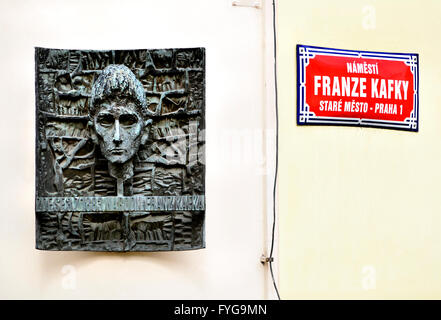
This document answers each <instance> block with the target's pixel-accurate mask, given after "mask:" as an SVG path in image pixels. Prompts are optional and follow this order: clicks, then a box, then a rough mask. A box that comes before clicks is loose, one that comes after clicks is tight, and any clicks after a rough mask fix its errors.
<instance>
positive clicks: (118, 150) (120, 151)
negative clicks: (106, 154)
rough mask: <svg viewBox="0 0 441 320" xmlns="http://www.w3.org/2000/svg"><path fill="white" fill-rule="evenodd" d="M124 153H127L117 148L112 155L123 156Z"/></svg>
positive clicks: (112, 151)
mask: <svg viewBox="0 0 441 320" xmlns="http://www.w3.org/2000/svg"><path fill="white" fill-rule="evenodd" d="M124 151H125V150H124V149H119V148H115V149H112V150H110V153H112V154H116V155H120V154H123V153H124Z"/></svg>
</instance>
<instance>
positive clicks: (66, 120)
mask: <svg viewBox="0 0 441 320" xmlns="http://www.w3.org/2000/svg"><path fill="white" fill-rule="evenodd" d="M35 63H36V66H35V67H36V68H35V69H36V82H35V84H36V121H37V123H36V131H37V132H36V199H35V214H36V247H37V248H38V249H43V250H86V251H87V250H91V251H162V250H190V249H200V248H204V247H205V234H204V221H205V195H204V194H205V49H204V48H190V49H160V50H156V49H155V50H106V51H92V50H60V49H45V48H36V50H35Z"/></svg>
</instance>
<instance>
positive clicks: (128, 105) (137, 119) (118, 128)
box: [93, 98, 144, 164]
mask: <svg viewBox="0 0 441 320" xmlns="http://www.w3.org/2000/svg"><path fill="white" fill-rule="evenodd" d="M93 123H94V128H95V132H96V137H97V139H98V144H99V146H100V149H101V153H102V154H103V155H104V157H105V158H106V159H107V160H109V161H110V162H111V163H114V164H116V163H120V164H122V163H126V162H127V161H129V160H130V159H132V158H133V156H134V155H135V154H136V152H137V151H138V149H139V146H140V144H141V140H142V132H143V129H144V122H143V119H142V117H141V115H140V114H139V112H138V111H137V108H136V105H135V103H133V102H132V101H130V100H128V99H125V98H120V99H118V98H114V99H106V100H104V101H103V102H101V103H100V105H99V106H98V107H97V112H96V113H95V116H94V119H93Z"/></svg>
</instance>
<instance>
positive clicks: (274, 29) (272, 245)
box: [268, 0, 280, 300]
mask: <svg viewBox="0 0 441 320" xmlns="http://www.w3.org/2000/svg"><path fill="white" fill-rule="evenodd" d="M273 34H274V91H275V107H276V108H275V110H276V167H275V173H274V188H273V228H272V235H271V250H270V255H269V259H268V262H269V267H270V272H271V278H272V280H273V285H274V289H275V291H276V294H277V298H278V299H279V300H280V295H279V290H278V289H277V284H276V281H275V279H274V273H273V251H274V236H275V231H276V188H277V173H278V169H279V106H278V99H277V32H276V4H275V0H273Z"/></svg>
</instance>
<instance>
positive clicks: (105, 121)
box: [98, 114, 115, 127]
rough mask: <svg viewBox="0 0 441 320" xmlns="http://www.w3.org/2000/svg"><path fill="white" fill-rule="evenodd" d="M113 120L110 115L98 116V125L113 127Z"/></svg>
mask: <svg viewBox="0 0 441 320" xmlns="http://www.w3.org/2000/svg"><path fill="white" fill-rule="evenodd" d="M114 121H115V120H114V119H113V117H112V116H111V115H110V114H100V115H99V116H98V123H99V124H100V125H102V126H104V127H109V126H111V125H113V123H114Z"/></svg>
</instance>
